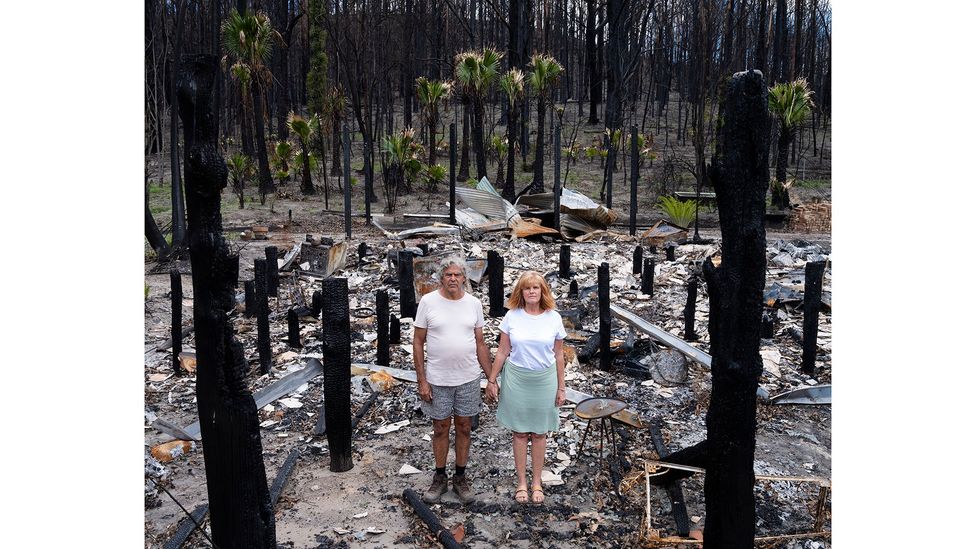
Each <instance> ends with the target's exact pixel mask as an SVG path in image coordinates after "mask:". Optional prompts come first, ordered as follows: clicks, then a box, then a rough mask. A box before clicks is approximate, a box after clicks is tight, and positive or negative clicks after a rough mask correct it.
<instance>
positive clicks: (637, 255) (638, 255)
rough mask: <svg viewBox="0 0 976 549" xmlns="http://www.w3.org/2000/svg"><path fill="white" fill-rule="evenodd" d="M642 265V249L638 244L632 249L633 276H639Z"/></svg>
mask: <svg viewBox="0 0 976 549" xmlns="http://www.w3.org/2000/svg"><path fill="white" fill-rule="evenodd" d="M643 265H644V247H643V246H641V245H640V244H638V245H637V247H636V248H634V267H633V269H632V270H631V272H633V273H634V274H641V272H642V271H641V267H642V266H643Z"/></svg>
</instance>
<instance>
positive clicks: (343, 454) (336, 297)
mask: <svg viewBox="0 0 976 549" xmlns="http://www.w3.org/2000/svg"><path fill="white" fill-rule="evenodd" d="M322 297H323V299H322V381H323V387H322V398H323V399H324V403H323V405H322V406H323V414H324V415H325V434H326V436H327V437H328V439H329V458H330V463H329V470H330V471H332V472H333V473H341V472H343V471H348V470H349V469H352V408H351V406H352V401H351V397H350V391H351V390H352V382H351V377H350V373H349V368H350V366H352V360H351V356H350V350H351V346H350V337H349V286H348V283H347V281H346V279H345V278H334V277H329V278H326V279H325V280H323V281H322Z"/></svg>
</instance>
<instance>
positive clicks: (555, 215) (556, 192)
mask: <svg viewBox="0 0 976 549" xmlns="http://www.w3.org/2000/svg"><path fill="white" fill-rule="evenodd" d="M562 133H563V130H562V126H561V125H560V124H556V127H555V128H553V141H554V143H553V145H552V152H553V155H554V157H553V164H554V170H555V173H554V174H553V175H554V179H553V182H552V228H553V229H556V230H557V231H558V230H559V202H560V200H561V199H562V193H563V186H562V181H560V179H559V175H560V174H559V161H560V157H561V155H562V150H561V149H560V145H559V141H560V137H562ZM513 154H514V153H513ZM567 253H568V252H567ZM566 272H567V273H569V270H568V267H567V270H566ZM559 278H569V277H568V276H562V275H560V276H559Z"/></svg>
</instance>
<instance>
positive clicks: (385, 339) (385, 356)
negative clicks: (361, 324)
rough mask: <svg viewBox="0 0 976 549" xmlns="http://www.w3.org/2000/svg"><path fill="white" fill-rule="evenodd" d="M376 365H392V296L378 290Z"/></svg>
mask: <svg viewBox="0 0 976 549" xmlns="http://www.w3.org/2000/svg"><path fill="white" fill-rule="evenodd" d="M376 363H377V364H379V365H381V366H389V365H390V294H389V293H388V292H387V291H386V290H385V289H383V290H376Z"/></svg>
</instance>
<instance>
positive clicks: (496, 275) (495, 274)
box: [488, 250, 505, 318]
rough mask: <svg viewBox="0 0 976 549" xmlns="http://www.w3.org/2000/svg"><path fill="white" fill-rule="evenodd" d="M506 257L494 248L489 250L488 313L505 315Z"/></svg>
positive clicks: (490, 314) (498, 315)
mask: <svg viewBox="0 0 976 549" xmlns="http://www.w3.org/2000/svg"><path fill="white" fill-rule="evenodd" d="M504 273H505V258H504V257H502V256H501V255H500V254H499V253H498V252H496V251H494V250H489V251H488V315H489V316H492V317H495V318H498V317H500V316H505V290H504V287H505V278H504Z"/></svg>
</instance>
